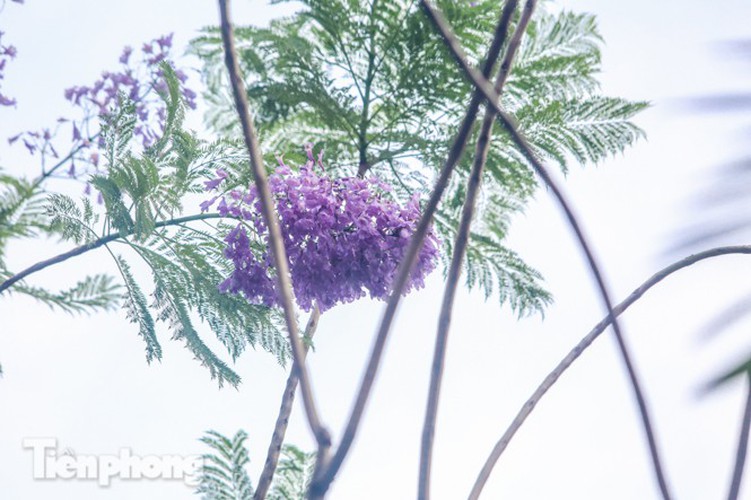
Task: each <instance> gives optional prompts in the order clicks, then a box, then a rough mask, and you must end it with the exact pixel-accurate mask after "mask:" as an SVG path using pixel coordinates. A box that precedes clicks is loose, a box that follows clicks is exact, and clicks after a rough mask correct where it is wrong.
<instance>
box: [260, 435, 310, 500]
mask: <svg viewBox="0 0 751 500" xmlns="http://www.w3.org/2000/svg"><path fill="white" fill-rule="evenodd" d="M315 465H316V461H315V453H306V452H304V451H302V450H301V449H300V448H298V447H296V446H294V445H291V444H286V445H284V446H283V447H282V455H281V459H280V460H279V464H278V466H277V468H276V474H275V475H274V480H273V482H272V483H271V489H270V490H269V494H268V495H267V496H266V498H267V499H268V500H305V498H306V496H305V494H306V493H307V491H308V488H309V487H310V481H311V479H312V478H313V472H314V471H315Z"/></svg>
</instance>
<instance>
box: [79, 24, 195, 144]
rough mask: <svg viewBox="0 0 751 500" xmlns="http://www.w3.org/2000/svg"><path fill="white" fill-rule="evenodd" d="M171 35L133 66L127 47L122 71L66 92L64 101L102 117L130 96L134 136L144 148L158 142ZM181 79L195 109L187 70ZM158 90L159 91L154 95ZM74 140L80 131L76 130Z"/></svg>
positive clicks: (179, 72)
mask: <svg viewBox="0 0 751 500" xmlns="http://www.w3.org/2000/svg"><path fill="white" fill-rule="evenodd" d="M172 37H173V35H172V34H169V35H165V36H161V37H159V38H156V39H155V40H152V41H151V42H149V43H145V44H143V46H142V47H141V51H140V52H141V54H140V60H139V61H138V62H137V63H136V64H135V65H134V64H133V63H132V59H133V48H132V47H125V49H123V53H122V54H121V55H120V59H119V61H120V64H121V65H122V67H121V69H120V71H114V72H112V71H105V72H103V73H102V77H101V78H100V79H99V80H97V81H96V82H95V83H94V85H92V86H76V87H71V88H69V89H66V90H65V98H66V99H67V100H69V101H70V102H71V103H73V104H74V105H75V106H79V107H83V108H85V109H87V108H88V109H90V110H93V111H94V114H96V115H99V116H103V115H106V114H108V113H110V112H111V111H112V108H113V107H114V106H117V104H118V103H117V99H118V95H120V94H124V95H127V96H128V97H129V98H130V99H131V100H132V101H133V102H134V103H135V105H136V114H137V115H138V124H137V125H136V128H135V134H136V135H137V136H139V137H140V138H141V141H142V143H143V145H144V147H148V146H150V145H151V144H153V143H154V142H156V141H157V140H158V139H159V137H160V135H161V132H162V130H163V127H164V120H165V119H166V113H167V110H166V106H165V104H164V102H163V101H162V100H161V99H160V98H159V97H158V95H157V93H162V92H166V91H167V83H166V82H165V80H164V75H163V74H162V69H161V67H160V63H162V62H163V61H169V56H170V49H171V48H172ZM175 74H176V75H177V78H178V79H179V80H180V84H181V85H180V92H181V93H182V96H183V98H184V100H185V103H186V104H187V105H188V106H189V107H190V108H195V107H196V103H195V99H196V93H195V92H194V91H193V90H191V89H189V88H188V87H186V86H185V82H186V81H187V79H188V76H187V75H186V74H185V72H184V71H182V70H180V69H177V70H175ZM152 90H155V91H156V92H152ZM73 135H74V139H75V138H76V136H78V137H80V131H78V130H75V128H74V130H73Z"/></svg>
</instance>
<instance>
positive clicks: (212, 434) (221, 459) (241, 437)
mask: <svg viewBox="0 0 751 500" xmlns="http://www.w3.org/2000/svg"><path fill="white" fill-rule="evenodd" d="M247 438H248V435H247V434H246V433H245V431H242V430H240V431H237V433H236V434H235V436H234V437H233V438H232V439H229V438H226V437H224V436H223V435H221V434H220V433H218V432H216V431H208V432H206V435H205V436H204V437H202V438H201V441H202V442H204V443H205V444H207V445H208V446H209V447H210V448H211V450H212V453H207V454H205V455H203V457H202V458H203V461H204V464H203V466H202V467H201V472H200V473H201V476H200V483H199V485H198V488H196V493H197V494H200V495H201V498H202V499H203V500H252V498H253V487H252V486H251V481H250V477H249V476H248V472H247V471H246V470H245V466H246V465H247V464H248V462H250V459H249V458H248V450H247V449H246V448H245V440H246V439H247Z"/></svg>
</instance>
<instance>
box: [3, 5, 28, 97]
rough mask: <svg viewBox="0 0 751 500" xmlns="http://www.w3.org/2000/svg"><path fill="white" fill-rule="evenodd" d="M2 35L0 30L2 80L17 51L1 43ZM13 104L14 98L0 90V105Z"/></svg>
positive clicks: (11, 46)
mask: <svg viewBox="0 0 751 500" xmlns="http://www.w3.org/2000/svg"><path fill="white" fill-rule="evenodd" d="M14 1H16V2H17V3H23V2H18V1H17V0H14ZM3 35H5V33H4V32H2V31H0V80H3V79H4V78H5V65H6V64H8V61H10V60H11V59H15V58H16V54H17V53H18V52H17V51H16V48H15V47H14V46H13V45H3ZM15 105H16V100H15V99H14V98H12V97H8V96H7V95H5V94H3V93H2V90H0V106H15Z"/></svg>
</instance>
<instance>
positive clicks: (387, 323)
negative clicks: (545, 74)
mask: <svg viewBox="0 0 751 500" xmlns="http://www.w3.org/2000/svg"><path fill="white" fill-rule="evenodd" d="M511 1H513V2H516V0H511ZM504 12H505V11H504ZM508 24H509V21H508V19H507V18H505V17H503V14H502V15H501V18H500V19H499V21H498V25H497V27H496V30H495V34H494V36H493V40H492V42H491V44H490V47H489V49H488V52H487V54H486V57H485V63H484V65H483V68H482V75H484V76H485V77H488V76H490V73H491V72H492V69H493V66H494V65H495V63H496V61H497V60H498V57H499V55H500V53H501V48H502V45H503V41H504V40H505V38H506V34H507V31H508ZM482 100H483V96H482V94H481V93H480V92H478V91H475V92H473V93H472V97H471V99H470V102H469V105H468V106H467V112H466V114H465V116H464V118H463V119H462V122H461V124H460V125H459V129H458V131H457V133H456V137H455V139H454V143H453V145H452V146H451V149H450V150H449V154H448V157H447V158H446V162H445V163H444V165H443V167H442V168H441V171H440V173H439V175H438V179H437V180H436V182H435V186H434V187H433V191H432V192H431V195H430V199H429V200H428V202H427V204H426V206H425V208H424V209H423V214H422V217H421V218H420V221H419V222H418V224H417V228H416V229H415V232H414V234H413V235H412V238H411V240H410V243H409V246H408V247H407V251H406V253H405V256H404V260H402V262H401V264H400V265H399V269H398V271H397V274H396V278H395V279H394V284H393V289H392V292H391V296H390V297H389V300H388V303H387V304H386V310H385V311H384V313H383V317H382V319H381V324H380V326H379V327H378V333H377V335H376V339H375V342H374V344H373V347H372V350H371V353H370V357H369V359H368V366H367V367H366V369H365V374H364V375H363V379H362V382H361V383H360V388H359V390H358V392H357V396H356V398H355V404H354V406H353V408H352V411H351V413H350V416H349V420H348V421H347V425H346V427H345V430H344V433H343V435H342V440H341V443H340V444H339V446H338V447H337V449H336V452H335V454H334V456H333V457H332V458H331V459H330V460H329V461H328V463H323V461H321V460H319V462H318V464H317V469H316V472H315V474H314V476H313V481H312V484H311V487H310V492H309V495H310V498H312V499H316V498H323V496H324V495H325V493H326V491H327V490H328V488H329V486H330V485H331V482H332V481H333V480H334V477H335V476H336V474H337V472H338V471H339V468H340V467H341V466H342V463H343V462H344V458H345V457H346V456H347V453H348V452H349V448H350V446H352V441H353V440H354V438H355V435H356V434H357V430H358V428H359V425H360V421H361V419H362V415H363V412H364V411H365V404H366V403H367V401H368V399H369V397H370V391H371V389H372V387H373V382H374V381H375V376H376V373H377V372H378V367H379V365H380V361H381V356H382V354H383V350H384V348H385V346H386V340H387V338H388V335H389V331H390V329H391V324H392V322H393V320H394V316H395V314H396V310H397V307H398V305H399V301H400V299H401V296H402V293H403V291H404V288H405V286H406V284H407V281H408V280H409V276H410V273H411V270H412V267H413V266H414V264H415V262H416V259H417V254H418V252H419V250H420V248H421V247H422V243H423V241H424V239H425V235H426V234H427V231H428V228H429V227H430V224H431V222H432V219H433V215H434V214H435V211H436V209H437V207H438V203H439V202H440V200H441V196H442V195H443V192H444V190H445V189H446V186H447V184H448V180H449V177H450V176H451V173H452V172H453V169H454V167H455V166H456V163H457V162H458V161H459V158H460V157H461V155H462V153H463V152H464V147H465V146H466V144H467V138H468V137H469V134H470V132H471V131H472V126H473V125H474V123H475V118H476V117H477V111H478V110H479V108H480V104H481V103H482Z"/></svg>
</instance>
